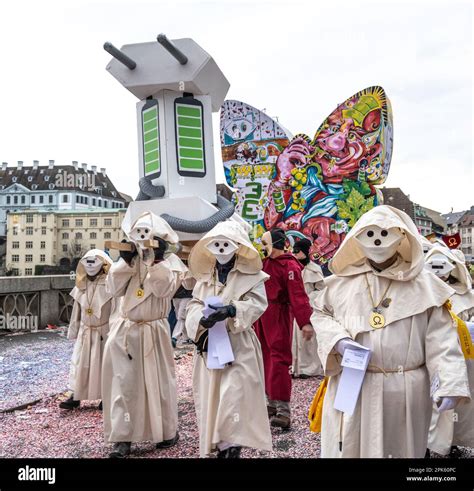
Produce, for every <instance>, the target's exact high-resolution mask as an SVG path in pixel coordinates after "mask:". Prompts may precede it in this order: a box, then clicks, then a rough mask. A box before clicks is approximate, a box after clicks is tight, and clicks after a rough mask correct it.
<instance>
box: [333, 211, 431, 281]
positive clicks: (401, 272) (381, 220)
mask: <svg viewBox="0 0 474 491" xmlns="http://www.w3.org/2000/svg"><path fill="white" fill-rule="evenodd" d="M390 229H395V231H394V233H393V234H390V233H387V235H385V234H384V235H385V236H384V235H382V231H383V230H386V231H387V232H388V231H390ZM369 231H372V232H374V235H373V236H372V237H369V235H367V232H369ZM376 233H377V236H375V235H376ZM364 234H365V237H367V239H368V240H372V245H370V244H368V243H367V242H366V244H367V245H364V244H363V241H362V240H364V242H365V241H366V239H365V237H364ZM398 234H402V236H401V237H399V235H398ZM362 237H364V239H362ZM377 239H379V240H380V241H381V242H382V239H384V240H385V241H386V242H385V243H386V244H387V248H386V250H387V249H390V251H389V252H390V253H392V254H391V255H392V256H393V255H394V254H395V253H398V254H399V255H400V257H401V260H400V261H397V262H396V263H395V265H393V267H392V266H390V267H389V268H387V269H386V270H384V271H381V272H380V273H378V274H379V275H380V276H385V277H387V278H389V279H395V280H398V281H409V280H411V279H413V278H415V277H416V276H418V274H419V273H420V272H421V271H422V270H423V268H424V257H423V248H422V245H421V236H420V234H419V233H418V230H417V228H416V226H415V224H414V223H413V220H412V219H411V218H410V217H409V216H408V215H407V214H406V213H405V212H403V211H401V210H397V209H396V208H393V207H391V206H388V205H380V206H376V207H375V208H372V209H371V210H369V211H368V212H367V213H364V214H363V215H362V216H361V217H360V218H359V220H358V221H357V223H356V224H355V225H354V227H353V228H352V229H351V230H350V232H349V233H348V234H347V235H346V238H345V239H344V240H343V242H342V244H341V245H340V247H339V249H338V251H337V252H336V254H335V255H334V257H333V258H332V260H331V263H330V270H331V271H332V272H333V273H334V274H336V275H338V276H351V275H356V274H360V273H363V272H366V271H371V270H372V267H371V266H370V264H369V263H368V261H367V258H368V255H367V254H366V251H368V248H369V247H370V248H371V249H372V247H373V248H374V249H377V247H379V246H377V245H376V244H375V243H374V242H375V241H376V240H377ZM394 244H397V245H396V246H395V245H394ZM370 254H371V255H372V256H373V254H372V252H371V253H370ZM387 255H388V253H387ZM383 256H385V254H382V255H378V256H377V257H378V259H380V257H383ZM373 257H375V256H373ZM375 261H376V262H380V261H379V260H375Z"/></svg>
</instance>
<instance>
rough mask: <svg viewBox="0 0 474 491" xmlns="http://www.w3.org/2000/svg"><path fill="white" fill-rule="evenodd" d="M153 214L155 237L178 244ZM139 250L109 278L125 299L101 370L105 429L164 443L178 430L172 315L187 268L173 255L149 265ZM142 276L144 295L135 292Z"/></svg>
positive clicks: (109, 434)
mask: <svg viewBox="0 0 474 491" xmlns="http://www.w3.org/2000/svg"><path fill="white" fill-rule="evenodd" d="M150 215H151V217H152V223H153V226H152V230H153V235H155V236H159V237H161V238H162V239H164V240H165V241H167V242H168V243H169V244H176V243H177V241H178V237H177V235H176V233H175V232H174V231H173V230H172V229H171V228H170V226H169V225H168V224H167V223H166V222H165V221H164V220H163V219H162V218H160V217H157V216H156V215H153V214H151V213H150ZM140 218H142V217H139V218H138V219H140ZM138 219H137V220H138ZM125 232H126V233H127V232H128V231H127V230H125ZM139 254H140V256H139V257H138V256H136V257H135V258H134V259H133V261H132V265H131V266H129V265H128V264H127V263H126V262H125V261H124V260H123V259H119V261H118V262H116V263H114V264H113V266H112V267H111V268H110V271H109V275H108V278H107V287H108V289H109V291H110V292H111V293H112V295H114V296H115V297H121V302H120V313H119V315H117V317H116V318H115V319H114V323H113V324H112V325H111V328H110V333H109V339H108V341H107V343H106V345H105V351H104V363H103V370H102V393H103V405H104V411H103V412H104V432H105V436H106V438H107V440H108V441H109V442H138V441H147V440H150V441H153V442H161V441H163V440H169V439H172V438H173V437H174V436H175V435H176V431H177V424H178V408H177V399H176V379H175V366H174V356H173V347H172V345H171V337H170V328H169V324H168V314H169V311H170V306H171V299H172V297H173V295H174V293H175V291H176V290H177V288H179V285H180V282H181V280H182V278H183V277H184V275H185V273H186V269H187V268H186V266H185V265H184V264H183V263H182V261H181V260H180V259H179V258H178V257H177V256H175V255H174V254H171V255H169V256H168V257H166V256H165V260H164V261H162V262H159V263H156V264H153V265H146V264H145V263H144V261H143V260H142V258H141V257H142V254H141V252H139ZM140 279H141V281H142V284H143V290H144V295H143V296H142V297H138V296H137V295H136V292H137V290H138V289H139V288H140Z"/></svg>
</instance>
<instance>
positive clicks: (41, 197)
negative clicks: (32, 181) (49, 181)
mask: <svg viewBox="0 0 474 491" xmlns="http://www.w3.org/2000/svg"><path fill="white" fill-rule="evenodd" d="M39 200H40V205H42V204H43V203H44V196H43V195H42V194H40V197H39Z"/></svg>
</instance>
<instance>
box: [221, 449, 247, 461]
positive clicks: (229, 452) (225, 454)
mask: <svg viewBox="0 0 474 491" xmlns="http://www.w3.org/2000/svg"><path fill="white" fill-rule="evenodd" d="M241 450H242V447H229V448H226V449H225V450H218V451H217V458H218V459H239V458H240V451H241Z"/></svg>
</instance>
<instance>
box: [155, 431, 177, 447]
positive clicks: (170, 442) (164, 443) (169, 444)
mask: <svg viewBox="0 0 474 491" xmlns="http://www.w3.org/2000/svg"><path fill="white" fill-rule="evenodd" d="M178 440H179V434H178V433H176V435H175V436H174V438H171V440H163V441H162V442H159V443H157V444H156V448H170V447H172V446H173V445H176V443H178Z"/></svg>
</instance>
